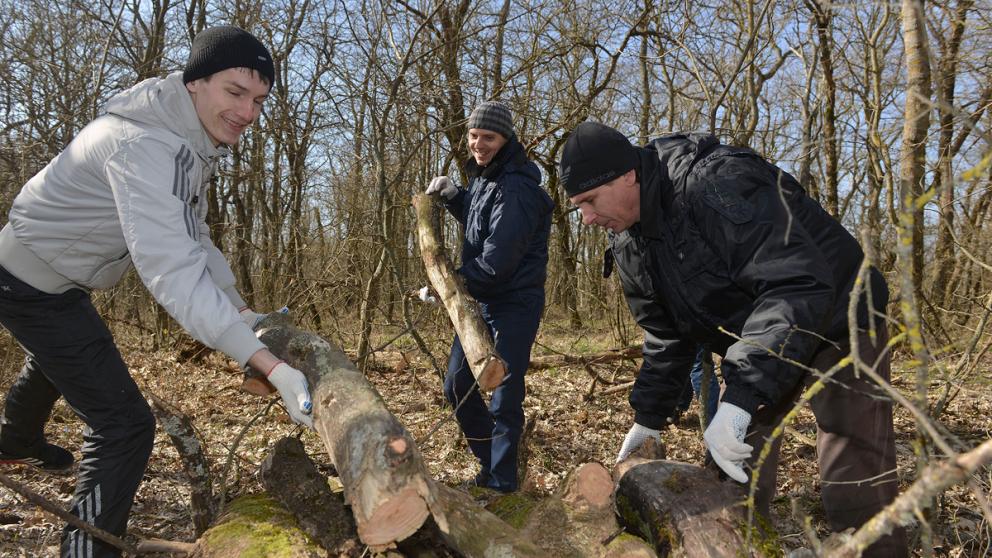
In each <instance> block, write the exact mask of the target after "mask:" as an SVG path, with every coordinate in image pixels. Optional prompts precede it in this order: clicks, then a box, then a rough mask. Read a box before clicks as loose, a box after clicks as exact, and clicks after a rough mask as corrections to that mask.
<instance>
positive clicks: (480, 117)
mask: <svg viewBox="0 0 992 558" xmlns="http://www.w3.org/2000/svg"><path fill="white" fill-rule="evenodd" d="M465 127H466V128H467V129H469V130H471V129H472V128H478V129H480V130H489V131H491V132H496V133H497V134H502V135H503V137H504V138H506V139H511V138H513V136H514V133H513V116H512V115H511V114H510V108H509V107H508V106H506V105H504V104H503V103H501V102H499V101H485V102H482V103H479V104H478V105H476V107H475V108H474V109H472V114H471V115H469V117H468V123H467V124H466V125H465Z"/></svg>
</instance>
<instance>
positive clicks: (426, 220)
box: [413, 194, 506, 391]
mask: <svg viewBox="0 0 992 558" xmlns="http://www.w3.org/2000/svg"><path fill="white" fill-rule="evenodd" d="M436 197H437V196H428V195H426V194H417V195H415V196H413V207H414V209H415V210H416V213H417V241H418V243H419V244H420V256H421V258H422V259H423V261H424V267H425V268H426V269H427V278H428V279H430V282H431V286H433V287H434V291H435V292H436V293H437V294H438V296H439V297H441V301H442V302H443V303H444V307H445V309H446V310H447V311H448V316H449V317H450V318H451V324H452V325H453V326H454V328H455V332H456V333H457V334H458V339H459V341H461V344H462V349H464V350H465V360H466V361H468V365H469V368H470V369H471V370H472V375H474V376H475V379H476V381H478V383H479V388H480V389H482V390H483V391H492V390H493V389H496V387H497V386H499V385H500V384H501V383H502V382H503V378H504V377H505V376H506V362H505V361H504V360H503V359H502V358H501V357H500V356H499V355H498V354H497V353H496V349H495V347H494V346H493V340H492V336H491V335H490V334H489V328H488V327H487V326H486V323H485V322H484V321H483V319H482V315H481V313H480V312H479V305H478V303H477V302H476V301H475V299H473V298H472V296H471V295H469V294H468V291H467V290H466V289H465V286H464V285H463V284H462V281H461V279H460V278H459V277H458V275H457V274H456V273H455V270H454V267H453V266H452V265H451V261H450V260H449V259H448V256H447V254H446V253H445V251H444V248H443V247H442V244H441V240H440V239H441V233H440V230H441V228H440V218H439V215H438V211H437V205H438V204H436V203H435V202H434V199H432V198H436Z"/></svg>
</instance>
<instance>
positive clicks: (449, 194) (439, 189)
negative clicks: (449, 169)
mask: <svg viewBox="0 0 992 558" xmlns="http://www.w3.org/2000/svg"><path fill="white" fill-rule="evenodd" d="M424 193H425V194H428V195H430V194H439V195H440V196H441V197H442V198H444V199H446V200H450V199H451V198H453V197H455V194H457V193H458V188H457V187H455V184H454V183H453V182H452V181H451V180H450V179H448V177H447V176H435V177H434V178H432V179H431V183H430V184H428V185H427V189H426V190H424Z"/></svg>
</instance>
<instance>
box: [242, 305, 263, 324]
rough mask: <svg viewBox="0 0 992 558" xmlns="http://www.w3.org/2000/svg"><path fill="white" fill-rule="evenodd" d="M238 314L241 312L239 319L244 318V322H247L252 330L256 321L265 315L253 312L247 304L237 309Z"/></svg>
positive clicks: (259, 320)
mask: <svg viewBox="0 0 992 558" xmlns="http://www.w3.org/2000/svg"><path fill="white" fill-rule="evenodd" d="M238 314H241V319H242V320H244V322H245V323H246V324H248V327H250V328H251V329H252V330H254V329H255V326H257V325H258V322H261V321H262V318H264V317H265V314H259V313H257V312H254V311H253V310H252V309H251V308H248V307H247V306H245V307H244V308H242V309H241V310H239V311H238Z"/></svg>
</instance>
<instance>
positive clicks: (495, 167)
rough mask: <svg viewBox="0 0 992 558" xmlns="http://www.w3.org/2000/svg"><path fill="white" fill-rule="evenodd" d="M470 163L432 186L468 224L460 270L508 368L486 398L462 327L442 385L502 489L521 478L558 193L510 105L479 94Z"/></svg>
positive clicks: (471, 122)
mask: <svg viewBox="0 0 992 558" xmlns="http://www.w3.org/2000/svg"><path fill="white" fill-rule="evenodd" d="M466 128H467V129H468V147H469V151H470V152H471V155H472V157H471V158H470V159H469V160H468V161H466V163H465V174H466V176H467V177H468V178H469V184H468V187H467V188H464V189H463V188H459V187H457V186H455V184H454V183H453V182H452V181H451V179H449V178H448V177H446V176H438V177H435V178H434V179H433V180H432V181H431V183H430V185H428V187H427V193H428V194H431V193H435V192H437V193H439V194H440V196H441V198H442V199H443V200H444V205H445V207H446V208H447V209H448V211H449V212H450V213H451V215H452V216H454V218H455V219H457V220H458V221H459V222H460V223H461V224H462V226H463V227H464V232H465V234H464V238H465V240H464V242H463V243H462V255H461V264H462V265H461V267H460V268H459V269H458V274H459V275H460V276H461V278H462V279H463V280H464V281H465V286H466V288H467V289H468V292H469V294H471V295H472V296H473V297H475V299H476V300H477V301H478V302H479V307H480V309H481V310H482V317H483V319H484V320H485V322H486V324H487V325H488V326H489V330H490V332H491V333H492V335H493V340H494V341H495V344H496V352H497V353H498V354H499V355H500V356H501V357H503V359H504V360H505V361H506V363H507V365H508V368H509V369H508V371H507V375H506V378H505V379H504V380H503V383H502V384H500V385H499V387H497V388H496V389H495V390H493V393H492V398H491V399H490V402H489V407H488V408H487V407H486V404H485V402H484V401H483V399H482V396H481V394H480V393H479V390H478V387H477V386H476V384H475V378H474V377H473V375H472V371H471V370H470V369H469V366H468V362H467V361H466V360H465V353H464V351H463V350H462V346H461V342H460V341H459V339H458V337H457V336H456V337H455V340H454V342H453V343H452V346H451V355H450V357H449V360H448V373H447V374H446V376H445V379H444V395H445V397H446V398H447V399H448V401H449V402H450V403H451V405H452V406H453V407H454V408H455V409H456V411H455V417H456V418H457V419H458V424H459V425H460V426H461V429H462V432H464V433H465V437H466V439H467V440H468V445H469V447H470V448H471V450H472V453H473V454H475V456H476V457H477V458H478V459H479V463H480V464H481V470H480V472H479V474H478V475H477V476H476V478H475V484H476V485H478V486H485V487H488V488H492V489H495V490H498V491H501V492H512V491H515V490H517V488H518V479H517V449H518V445H519V442H520V435H521V432H522V431H523V425H524V411H523V400H524V375H525V374H526V372H527V366H528V363H529V362H530V349H531V346H532V345H533V344H534V338H535V337H536V336H537V328H538V325H539V323H540V321H541V313H542V311H543V309H544V281H545V278H546V276H547V265H548V236H549V234H550V231H551V210H552V209H553V207H554V204H553V202H552V201H551V197H550V196H548V194H547V192H545V191H544V189H543V188H541V186H540V182H541V173H540V171H539V170H538V167H537V165H536V164H534V163H533V162H532V161H529V160H528V159H527V156H526V154H525V153H524V148H523V146H522V145H521V144H520V142H519V141H518V139H517V137H516V134H515V133H514V131H513V121H512V115H511V114H510V110H509V109H508V108H507V107H506V105H504V104H502V103H500V102H497V101H487V102H483V103H481V104H479V105H478V106H476V107H475V109H474V110H473V111H472V113H471V115H470V116H469V119H468V123H467V126H466Z"/></svg>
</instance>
